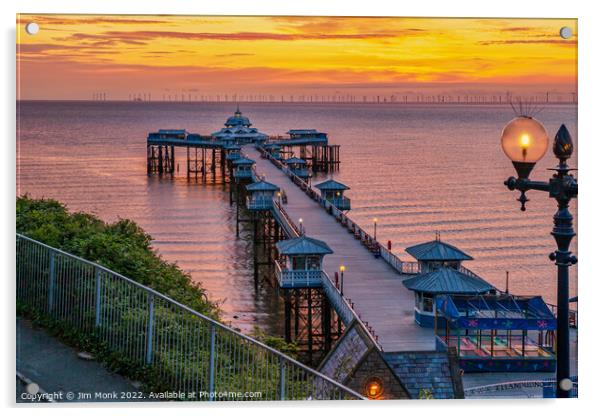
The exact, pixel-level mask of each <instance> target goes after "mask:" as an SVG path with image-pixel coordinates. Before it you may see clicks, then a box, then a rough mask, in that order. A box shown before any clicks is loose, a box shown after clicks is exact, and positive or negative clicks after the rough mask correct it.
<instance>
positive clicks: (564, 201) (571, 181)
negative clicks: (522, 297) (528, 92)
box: [502, 116, 577, 397]
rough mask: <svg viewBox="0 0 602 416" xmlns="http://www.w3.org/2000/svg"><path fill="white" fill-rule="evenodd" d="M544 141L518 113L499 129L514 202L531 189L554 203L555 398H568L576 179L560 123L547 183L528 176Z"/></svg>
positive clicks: (534, 126)
mask: <svg viewBox="0 0 602 416" xmlns="http://www.w3.org/2000/svg"><path fill="white" fill-rule="evenodd" d="M548 141H549V140H548V136H547V133H546V130H545V128H544V127H543V126H542V125H541V123H539V122H538V121H537V120H535V119H534V118H531V117H525V116H520V117H517V118H515V119H514V120H512V121H511V122H510V123H508V124H507V125H506V127H505V128H504V130H503V132H502V149H503V150H504V153H505V154H506V156H508V158H509V159H510V160H511V161H512V163H513V164H514V168H515V169H516V173H517V174H518V178H514V177H510V178H508V179H507V180H506V181H505V182H504V184H505V185H506V186H507V187H508V189H510V190H511V191H513V190H518V191H520V197H519V198H518V201H519V202H520V203H521V210H522V211H524V210H525V204H526V202H527V201H529V199H528V198H527V197H526V195H525V193H526V192H527V191H529V190H531V189H534V190H537V191H544V192H547V193H548V194H549V196H550V198H554V199H556V202H557V204H558V210H557V211H556V214H555V215H554V228H553V229H552V233H551V234H552V236H554V239H555V240H556V245H557V249H556V251H555V252H553V253H551V254H550V260H552V261H555V263H556V267H557V269H558V287H557V312H556V314H557V317H556V319H557V338H558V339H557V344H556V345H557V348H556V359H557V365H556V367H557V368H556V397H569V392H570V390H571V386H572V383H571V381H570V378H569V377H570V355H569V267H570V266H571V265H573V264H575V263H577V257H575V256H573V255H572V254H571V251H570V250H569V248H570V244H571V240H572V239H573V237H574V236H575V231H574V230H573V216H572V215H571V213H570V212H569V202H570V201H571V199H573V198H576V197H577V180H576V179H575V178H574V177H573V175H571V174H570V171H571V170H575V169H569V167H568V165H567V163H566V161H567V159H569V158H570V157H571V155H572V153H573V141H572V139H571V135H570V134H569V131H568V130H567V128H566V127H565V125H564V124H563V125H562V126H560V128H559V129H558V132H557V133H556V137H555V138H554V144H553V151H554V155H555V156H556V158H558V161H559V163H558V166H556V167H555V168H553V169H550V170H553V171H555V173H554V174H553V175H552V177H551V178H550V179H549V180H548V181H547V182H540V181H532V180H530V179H529V174H530V173H531V170H532V169H533V167H534V166H535V163H536V162H537V161H539V160H540V159H541V158H542V157H543V156H544V154H545V153H546V150H547V148H548Z"/></svg>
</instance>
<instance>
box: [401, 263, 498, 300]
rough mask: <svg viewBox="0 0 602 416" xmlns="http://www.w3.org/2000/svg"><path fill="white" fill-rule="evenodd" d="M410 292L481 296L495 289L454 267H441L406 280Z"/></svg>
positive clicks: (478, 278) (405, 284)
mask: <svg viewBox="0 0 602 416" xmlns="http://www.w3.org/2000/svg"><path fill="white" fill-rule="evenodd" d="M403 284H404V286H405V287H407V288H408V289H410V290H413V291H416V292H426V293H433V294H443V293H449V294H468V295H470V294H475V295H476V294H479V293H486V292H489V291H490V290H494V289H495V288H494V287H493V286H492V285H491V284H489V283H488V282H486V281H485V280H483V279H481V278H480V277H476V276H470V275H468V274H465V273H462V272H460V271H458V270H456V269H454V268H452V267H440V268H438V269H436V270H433V271H432V272H429V273H424V274H419V275H418V276H416V277H412V278H410V279H407V280H404V281H403Z"/></svg>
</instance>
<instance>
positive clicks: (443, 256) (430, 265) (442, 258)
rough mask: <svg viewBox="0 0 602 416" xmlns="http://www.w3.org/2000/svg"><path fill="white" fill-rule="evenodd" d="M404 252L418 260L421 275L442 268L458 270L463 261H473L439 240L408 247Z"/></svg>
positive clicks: (455, 248)
mask: <svg viewBox="0 0 602 416" xmlns="http://www.w3.org/2000/svg"><path fill="white" fill-rule="evenodd" d="M406 252H407V253H408V254H409V255H411V256H412V257H414V258H415V259H416V260H418V264H419V267H420V271H421V272H422V273H428V272H430V271H432V270H435V269H437V268H439V267H442V266H449V267H452V268H454V269H458V268H460V266H461V263H462V262H463V261H464V260H473V258H472V257H471V256H469V255H468V254H466V253H465V252H463V251H462V250H460V249H459V248H457V247H454V246H452V245H451V244H447V243H444V242H443V241H441V240H440V239H439V238H437V239H435V240H433V241H429V242H427V243H422V244H417V245H415V246H411V247H408V248H406Z"/></svg>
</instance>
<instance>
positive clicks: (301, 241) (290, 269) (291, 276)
mask: <svg viewBox="0 0 602 416" xmlns="http://www.w3.org/2000/svg"><path fill="white" fill-rule="evenodd" d="M276 250H278V254H279V260H278V261H277V262H276V276H277V278H278V283H279V285H280V287H281V288H291V289H292V288H307V287H322V279H328V277H327V276H325V275H324V271H323V266H322V261H323V259H324V256H325V255H326V254H332V253H333V251H332V249H331V248H330V247H329V246H328V244H326V243H325V242H323V241H320V240H316V239H315V238H311V237H307V236H306V235H302V236H300V237H297V238H291V239H289V240H284V241H279V242H278V243H276Z"/></svg>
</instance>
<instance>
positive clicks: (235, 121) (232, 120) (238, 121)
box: [224, 106, 251, 127]
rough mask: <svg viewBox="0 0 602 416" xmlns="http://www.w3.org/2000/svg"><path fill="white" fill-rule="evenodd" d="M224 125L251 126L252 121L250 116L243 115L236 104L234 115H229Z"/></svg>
mask: <svg viewBox="0 0 602 416" xmlns="http://www.w3.org/2000/svg"><path fill="white" fill-rule="evenodd" d="M224 125H225V126H226V127H232V126H245V127H249V126H251V122H250V121H249V118H248V117H244V116H243V115H242V113H241V112H240V108H238V106H236V111H235V112H234V115H233V116H232V117H228V120H226V122H225V123H224Z"/></svg>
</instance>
